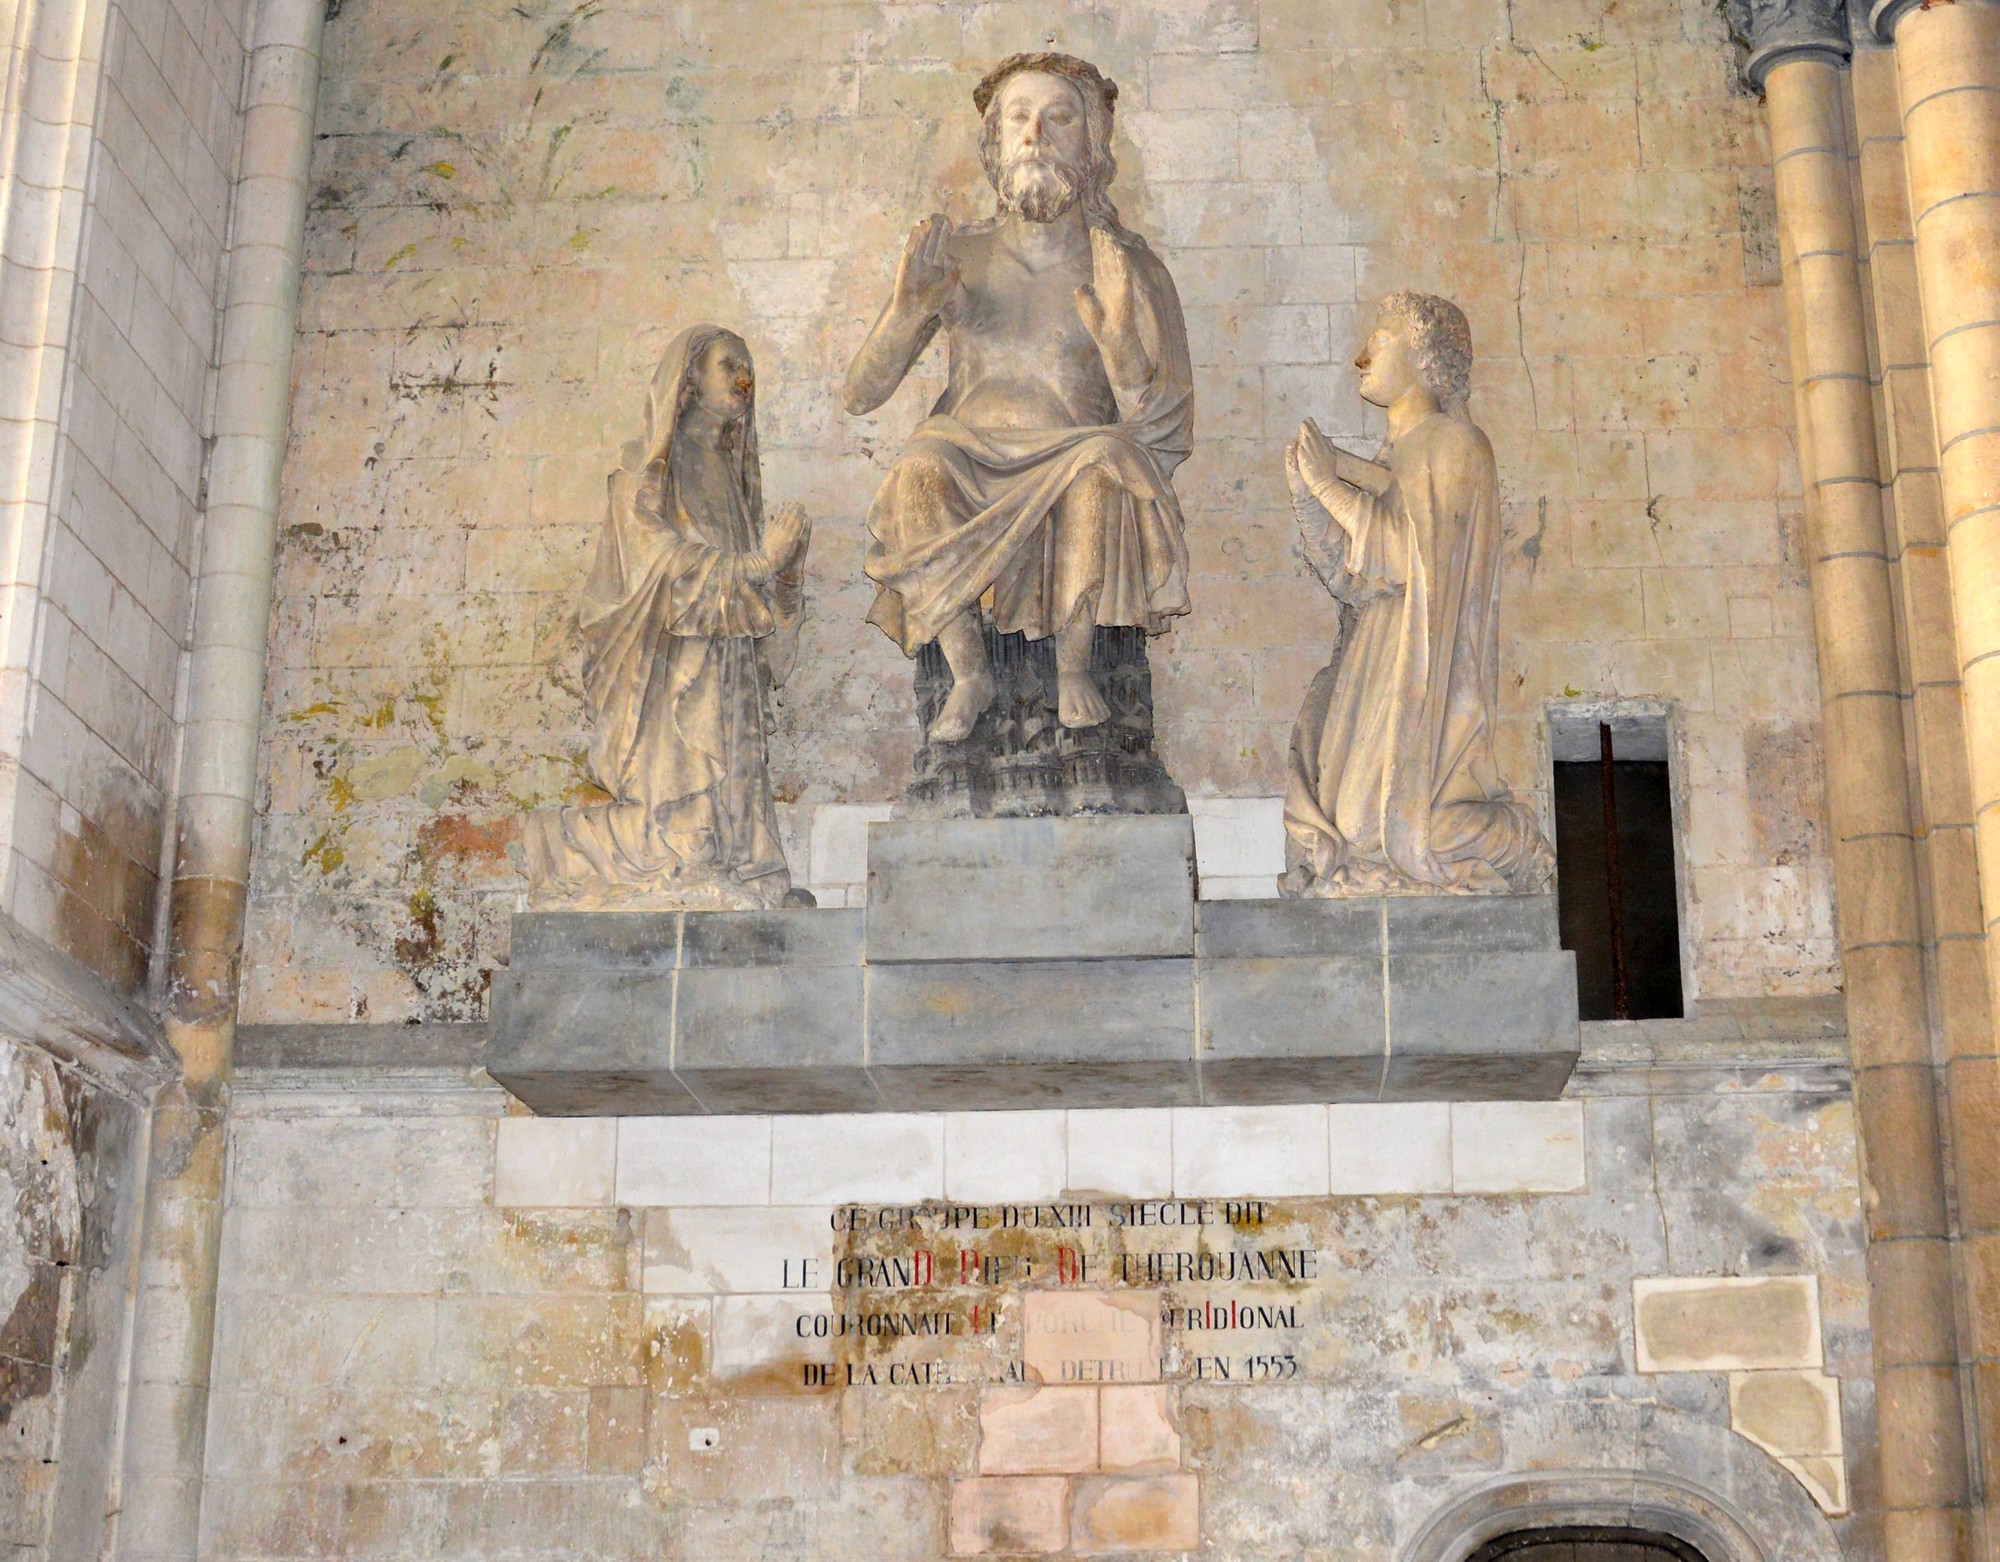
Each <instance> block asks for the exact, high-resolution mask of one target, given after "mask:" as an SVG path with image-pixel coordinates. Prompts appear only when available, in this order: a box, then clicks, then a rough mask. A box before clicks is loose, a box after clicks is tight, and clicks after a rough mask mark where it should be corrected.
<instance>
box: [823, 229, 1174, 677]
mask: <svg viewBox="0 0 2000 1562" xmlns="http://www.w3.org/2000/svg"><path fill="white" fill-rule="evenodd" d="M1119 242H1120V243H1122V244H1124V246H1125V249H1126V252H1127V256H1128V259H1129V260H1130V263H1131V267H1132V273H1133V292H1134V305H1135V308H1136V311H1137V315H1138V326H1139V337H1140V341H1141V342H1142V343H1143V344H1144V346H1145V348H1146V352H1147V355H1148V356H1149V357H1150V358H1151V359H1152V361H1153V365H1154V368H1153V376H1152V378H1151V380H1150V381H1148V382H1147V384H1146V385H1145V386H1144V387H1142V388H1140V389H1139V390H1138V391H1137V392H1136V393H1135V394H1133V395H1131V396H1129V397H1121V402H1122V403H1123V404H1122V405H1121V406H1120V408H1119V414H1118V421H1117V422H1115V423H1100V424H1092V425H1089V426H1084V427H1076V428H1046V429H1013V428H972V427H968V426H967V425H966V424H964V423H961V422H960V421H959V420H958V419H957V418H956V417H954V416H952V414H951V413H950V411H949V410H947V409H948V408H949V407H950V406H952V405H953V398H954V394H955V392H957V391H959V390H960V389H962V387H959V386H956V385H954V386H952V387H950V388H948V389H947V390H946V392H945V394H944V395H943V396H941V397H940V398H939V400H938V402H937V404H936V405H935V406H934V407H933V408H932V409H931V414H930V416H929V417H927V418H926V419H925V420H924V421H923V422H922V423H920V424H919V425H918V426H917V428H916V430H915V432H914V433H912V434H911V436H910V440H909V443H908V444H907V445H906V446H905V447H904V449H903V452H902V454H901V456H899V457H898V458H897V461H896V465H895V467H894V468H892V469H891V471H890V473H889V476H888V477H887V478H885V479H884V480H883V483H882V486H881V488H880V489H879V490H878V491H877V492H876V495H875V501H874V504H873V505H872V506H871V507H870V509H869V512H868V533H869V545H868V556H867V560H866V563H865V564H864V566H863V568H864V570H865V572H866V574H867V575H868V577H869V579H871V580H873V581H874V582H875V583H876V585H877V587H878V590H877V592H876V596H875V605H874V607H873V609H872V610H871V611H870V613H869V615H868V617H869V621H870V622H871V623H874V624H875V625H877V626H878V627H880V628H881V629H882V630H883V631H885V632H886V633H887V634H888V635H889V636H890V638H892V639H893V640H895V641H896V643H897V644H898V645H900V646H901V647H902V648H903V650H904V652H905V653H906V654H909V655H912V656H914V655H915V654H916V652H917V651H918V649H919V648H921V647H922V646H924V645H926V644H928V643H929V642H930V641H932V640H935V639H936V638H937V634H938V631H939V630H940V629H942V628H943V627H944V626H945V625H946V624H948V623H950V622H951V621H952V620H953V619H954V618H956V617H958V615H959V614H961V613H963V612H965V611H966V610H967V609H968V608H972V607H975V606H978V605H979V604H980V602H981V600H982V598H985V600H986V601H987V602H988V604H989V607H990V616H991V618H992V622H993V627H994V628H995V629H997V630H998V631H1000V632H1001V633H1002V634H1012V633H1021V634H1025V635H1026V636H1027V637H1028V638H1029V639H1031V640H1039V639H1043V638H1045V637H1047V636H1048V635H1051V634H1054V633H1055V632H1056V631H1057V630H1059V629H1061V628H1063V627H1064V626H1065V625H1066V624H1068V623H1069V622H1070V621H1071V619H1072V618H1073V617H1074V616H1075V614H1076V612H1077V610H1078V608H1079V607H1080V606H1082V605H1083V604H1084V603H1085V602H1086V601H1091V602H1093V603H1094V607H1093V611H1094V614H1095V618H1096V622H1097V623H1099V624H1103V625H1136V626H1139V627H1141V628H1144V629H1146V630H1147V631H1148V632H1149V633H1150V632H1157V631H1158V630H1159V629H1161V628H1163V627H1164V624H1165V620H1166V619H1167V618H1169V617H1172V616H1174V615H1176V614H1181V613H1185V612H1187V610H1188V594H1187V543H1186V539H1185V536H1184V522H1183V520H1182V517H1181V508H1180V503H1179V501H1178V500H1177V499H1176V498H1175V496H1174V490H1173V484H1172V482H1171V478H1172V477H1173V473H1174V469H1175V468H1176V467H1178V466H1179V465H1180V464H1181V462H1183V461H1185V460H1186V459H1187V456H1188V452H1189V451H1190V450H1191V449H1192V448H1193V442H1194V370H1193V367H1192V365H1191V362H1190V359H1189V356H1188V345H1187V325H1186V323H1185V321H1184V320H1183V318H1182V314H1181V306H1180V299H1179V297H1178V295H1177V294H1176V293H1175V291H1174V285H1173V279H1172V277H1171V276H1169V275H1168V273H1167V268H1166V267H1165V266H1164V265H1163V264H1161V262H1160V259H1159V257H1158V256H1156V255H1155V254H1154V253H1153V252H1152V250H1151V249H1150V248H1149V247H1148V246H1147V245H1146V243H1145V241H1144V240H1143V239H1140V238H1138V237H1137V236H1136V235H1131V234H1127V235H1124V236H1122V237H1120V239H1119ZM971 307H972V306H970V305H969V304H968V303H967V302H966V300H965V298H964V296H963V294H960V295H958V296H957V297H955V298H954V299H953V301H952V302H951V303H950V304H948V305H947V306H946V308H945V309H944V311H943V312H942V314H941V316H940V318H939V322H938V323H939V324H941V325H942V326H943V327H944V328H945V329H946V330H947V331H950V330H952V329H953V328H954V324H955V321H956V320H957V318H958V313H959V312H960V311H964V310H967V309H969V308H971ZM1093 474H1098V475H1101V476H1102V477H1104V478H1106V479H1108V480H1109V482H1110V484H1111V486H1112V488H1113V490H1114V491H1115V500H1114V503H1113V506H1112V513H1111V514H1110V515H1109V516H1107V517H1104V519H1103V523H1102V527H1101V531H1100V532H1099V534H1098V535H1094V536H1074V535H1067V534H1066V529H1068V528H1069V525H1070V522H1069V517H1068V516H1067V514H1066V513H1065V512H1064V511H1063V509H1062V506H1061V501H1062V500H1063V498H1064V496H1065V495H1066V494H1067V493H1068V492H1069V491H1070V489H1071V488H1072V487H1074V486H1075V485H1076V484H1078V483H1079V482H1080V481H1082V480H1083V479H1085V478H1086V477H1089V476H1091V475H1093ZM989 593H990V595H988V594H989ZM1093 594H1094V596H1093Z"/></svg>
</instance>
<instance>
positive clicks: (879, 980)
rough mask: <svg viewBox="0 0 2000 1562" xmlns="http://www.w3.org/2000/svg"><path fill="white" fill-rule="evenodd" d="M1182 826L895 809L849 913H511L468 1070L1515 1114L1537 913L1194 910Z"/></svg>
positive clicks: (1553, 970) (657, 1090)
mask: <svg viewBox="0 0 2000 1562" xmlns="http://www.w3.org/2000/svg"><path fill="white" fill-rule="evenodd" d="M1193 860H1194V843H1193V836H1192V833H1191V831H1190V830H1189V827H1188V821H1187V819H1186V817H1185V816H1154V817H1138V818H1112V819H982V820H935V821H899V822H896V823H892V824H883V825H876V826H873V827H872V830H871V840H870V863H869V879H870V900H869V906H868V909H867V910H866V911H865V912H864V911H817V910H811V911H808V910H797V911H765V912H685V913H667V914H657V913H643V914H618V913H592V914H575V913H559V912H557V913H533V914H527V915H523V916H519V917H517V918H515V923H514V943H513V965H512V967H511V968H510V969H508V970H505V971H503V972H500V973H499V974H498V975H497V976H496V978H495V980H494V986H493V1021H492V1041H491V1044H490V1047H489V1053H488V1058H487V1070H488V1072H489V1073H491V1074H492V1075H493V1077H494V1078H495V1079H497V1080H499V1081H500V1082H501V1083H502V1084H504V1085H506V1086H507V1087H508V1088H509V1089H510V1090H512V1091H513V1092H514V1093H515V1094H516V1095H518V1096H519V1097H520V1098H521V1099H522V1100H523V1101H525V1102H527V1103H528V1104H529V1105H530V1106H532V1107H533V1108H534V1109H535V1110H537V1111H539V1112H545V1113H557V1114H586V1113H634V1114H672V1113H689V1112H720V1113H760V1112H786V1113H799V1112H804V1113H811V1112H868V1111H939V1110H988V1109H991V1110H1000V1109H1006V1108H1026V1107H1045V1106H1077V1107H1103V1106H1193V1105H1201V1104H1220V1105H1245V1106H1257V1105H1280V1104H1284V1103H1289V1102H1314V1101H1376V1100H1409V1101H1418V1100H1444V1099H1484V1100H1536V1099H1549V1098H1553V1097H1554V1096H1556V1095H1559V1094H1560V1093H1561V1090H1562V1087H1563V1084H1564V1082H1565V1081H1566V1080H1567V1079H1568V1077H1569V1073H1570V1070H1571V1068H1572V1067H1573V1066H1574V1065H1575V1062H1576V1057H1577V1050H1578V1032H1577V1020H1576V977H1575V970H1574V962H1573V959H1572V957H1571V956H1570V955H1568V954H1567V953H1565V952H1563V951H1562V950H1561V949H1559V948H1558V947H1557V936H1556V914H1555V905H1554V901H1553V898H1552V897H1548V896H1522V897H1506V896H1486V897H1482V896H1439V897H1433V898H1425V899H1418V898H1414V897H1410V898H1402V899H1395V898H1391V899H1354V900H1265V901H1212V902H1203V903H1201V904H1200V905H1199V906H1197V904H1196V902H1195V900H1194V894H1193V892H1194V874H1193Z"/></svg>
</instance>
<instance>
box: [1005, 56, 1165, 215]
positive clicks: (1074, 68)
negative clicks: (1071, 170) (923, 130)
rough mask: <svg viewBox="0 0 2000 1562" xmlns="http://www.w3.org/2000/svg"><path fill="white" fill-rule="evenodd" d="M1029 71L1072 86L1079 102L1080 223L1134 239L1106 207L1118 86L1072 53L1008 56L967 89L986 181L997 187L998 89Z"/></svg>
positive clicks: (1112, 170)
mask: <svg viewBox="0 0 2000 1562" xmlns="http://www.w3.org/2000/svg"><path fill="white" fill-rule="evenodd" d="M1027 71H1033V72H1036V73H1038V74H1041V75H1047V76H1060V77H1062V78H1063V80H1065V81H1067V82H1068V83H1069V84H1070V85H1071V86H1073V87H1075V88H1076V91H1077V96H1078V97H1080V98H1082V99H1083V128H1084V134H1085V137H1086V141H1087V144H1088V146H1087V150H1086V151H1085V153H1084V165H1083V167H1082V169H1081V170H1079V172H1080V175H1081V178H1080V180H1079V183H1080V184H1081V187H1082V188H1081V190H1080V193H1079V198H1080V200H1081V202H1082V205H1083V218H1084V221H1085V222H1087V223H1089V224H1090V226H1091V227H1093V228H1102V229H1104V230H1105V231H1106V232H1107V233H1115V234H1117V235H1118V236H1119V237H1120V238H1126V239H1130V238H1133V237H1135V235H1134V234H1132V233H1131V231H1130V230H1129V229H1127V228H1126V226H1125V225H1124V223H1122V222H1120V221H1119V220H1118V208H1117V207H1116V206H1114V205H1112V204H1111V180H1112V178H1113V176H1115V175H1116V174H1117V172H1118V160H1117V159H1116V158H1114V157H1113V156H1112V155H1111V117H1112V112H1113V110H1114V109H1115V108H1116V107H1117V103H1118V83H1117V82H1115V81H1113V80H1111V79H1110V78H1109V77H1107V76H1106V75H1104V73H1103V72H1101V71H1100V70H1098V68H1097V67H1096V66H1095V65H1092V64H1091V63H1090V62H1089V61H1088V60H1079V59H1078V58H1077V57H1076V56H1075V55H1073V54H1010V55H1009V56H1008V57H1007V58H1006V59H1004V60H1002V61H1001V62H1000V63H999V64H998V65H996V66H994V67H993V69H992V70H991V71H989V72H987V74H986V79H985V80H984V81H982V82H980V84H979V85H978V86H977V87H975V88H973V90H972V106H973V107H974V108H976V109H978V110H979V112H980V115H981V116H982V118H981V123H980V126H979V161H980V164H981V165H982V166H983V167H984V168H985V170H986V178H987V182H988V183H990V184H991V185H992V186H993V188H994V189H996V190H997V189H999V188H1000V175H1001V172H1002V169H1001V166H1000V89H1001V88H1002V87H1003V86H1005V85H1006V84H1007V82H1008V80H1009V79H1010V78H1012V77H1015V76H1019V75H1021V74H1022V73H1023V72H1027Z"/></svg>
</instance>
